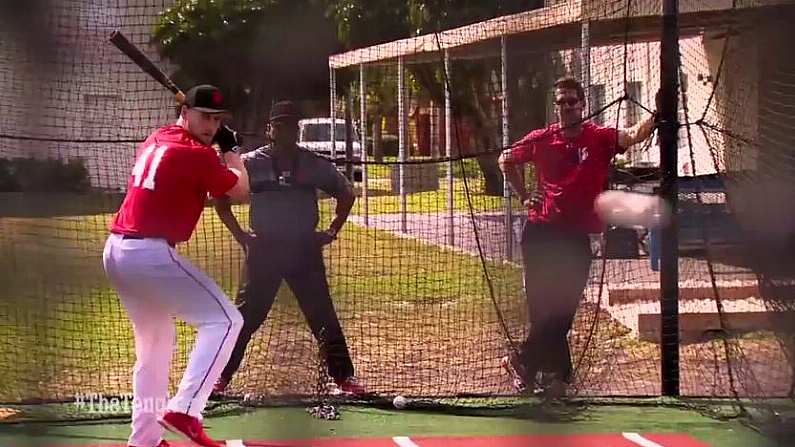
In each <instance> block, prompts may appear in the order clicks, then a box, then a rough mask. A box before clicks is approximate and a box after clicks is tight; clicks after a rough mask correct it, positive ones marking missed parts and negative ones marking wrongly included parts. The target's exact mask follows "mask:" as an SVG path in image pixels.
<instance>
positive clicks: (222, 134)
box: [213, 125, 240, 153]
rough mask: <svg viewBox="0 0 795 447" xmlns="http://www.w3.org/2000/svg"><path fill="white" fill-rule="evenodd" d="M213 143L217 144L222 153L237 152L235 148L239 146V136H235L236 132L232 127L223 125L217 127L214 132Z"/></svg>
mask: <svg viewBox="0 0 795 447" xmlns="http://www.w3.org/2000/svg"><path fill="white" fill-rule="evenodd" d="M213 143H217V144H218V147H219V148H221V152H222V153H226V152H237V149H238V148H239V147H240V138H239V137H238V136H237V132H236V131H235V130H234V129H232V128H231V127H229V126H227V125H223V126H221V127H219V128H218V132H216V133H215V137H213Z"/></svg>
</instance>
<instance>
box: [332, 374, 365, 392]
mask: <svg viewBox="0 0 795 447" xmlns="http://www.w3.org/2000/svg"><path fill="white" fill-rule="evenodd" d="M337 386H338V387H339V389H340V391H342V392H343V393H345V394H353V395H356V396H360V395H362V394H367V390H365V389H364V386H363V385H362V384H361V383H359V381H358V380H357V379H356V377H354V376H350V377H348V378H347V379H345V380H343V381H341V382H338V383H337Z"/></svg>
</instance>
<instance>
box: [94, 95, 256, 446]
mask: <svg viewBox="0 0 795 447" xmlns="http://www.w3.org/2000/svg"><path fill="white" fill-rule="evenodd" d="M225 112H226V110H225V105H224V98H223V95H222V94H221V92H220V90H218V89H217V88H215V87H213V86H210V85H199V86H196V87H194V88H192V89H190V90H188V92H187V93H186V95H185V103H184V104H183V105H182V107H181V109H180V117H179V120H178V121H177V123H176V124H174V125H170V126H165V127H162V128H160V129H158V130H157V131H156V132H155V133H153V134H152V135H151V136H149V138H147V139H146V141H144V143H143V144H141V146H140V147H139V148H138V151H137V154H136V160H135V166H134V167H133V169H132V175H131V176H130V180H129V183H128V189H127V195H126V197H125V198H124V202H123V203H122V205H121V209H119V212H118V213H117V214H116V216H115V218H114V219H113V222H112V223H111V225H110V231H111V235H110V237H109V238H108V240H107V243H106V244H105V250H104V253H103V262H104V267H105V272H106V273H107V276H108V279H109V280H110V282H111V284H112V285H113V287H114V288H115V289H116V290H117V291H118V293H119V298H120V299H121V302H122V304H123V305H124V308H125V309H126V310H127V314H128V315H129V317H130V320H131V321H132V325H133V331H134V334H135V355H136V362H135V368H134V370H133V413H132V433H131V435H130V438H129V445H130V446H132V447H156V446H159V447H164V446H167V445H168V443H167V442H166V441H165V440H163V438H162V435H163V427H165V428H167V429H169V430H172V431H174V432H176V433H179V434H181V435H183V436H185V437H187V438H189V439H190V440H191V441H193V442H195V443H197V444H199V445H201V446H205V447H216V446H221V444H219V443H216V442H215V441H213V440H212V439H210V438H209V437H208V436H207V435H206V434H205V432H204V429H203V427H202V423H201V413H202V411H203V410H204V406H205V404H206V402H207V398H208V397H209V395H210V392H211V391H212V386H213V384H214V383H215V381H216V379H217V378H218V376H219V374H220V373H221V370H222V369H223V368H224V365H226V362H227V360H228V359H229V355H230V354H231V352H232V348H233V347H234V345H235V341H236V339H237V335H238V333H239V332H240V328H241V327H242V326H243V318H242V317H241V315H240V312H238V311H237V309H236V308H235V306H234V305H232V303H231V302H230V301H229V299H227V297H226V296H225V295H224V293H223V292H222V291H221V289H220V288H219V287H218V286H217V285H216V284H215V283H214V282H213V281H212V279H210V278H209V277H208V276H207V275H206V274H204V272H202V271H201V270H199V269H197V268H196V267H194V266H193V265H192V264H191V263H190V262H189V261H188V260H187V259H185V258H183V257H181V256H180V255H179V254H177V252H176V250H175V249H174V245H175V244H177V243H179V242H183V241H187V240H188V239H190V236H191V234H192V233H193V230H194V229H195V228H196V223H197V222H198V220H199V216H200V215H201V213H202V210H203V209H204V205H205V202H206V200H207V196H208V193H209V195H210V196H212V197H223V196H228V197H230V198H231V199H232V200H236V201H242V200H243V199H245V198H247V196H248V193H249V183H248V175H247V173H246V169H245V167H244V166H243V163H242V161H241V160H240V156H239V155H238V154H237V153H236V149H237V147H238V141H237V136H236V133H235V132H234V131H232V130H231V129H229V128H228V127H225V126H224V127H221V120H222V119H223V117H224V114H225ZM213 143H216V144H218V146H219V147H220V149H221V152H222V155H221V157H222V158H223V162H224V164H225V165H224V164H222V162H221V160H220V159H219V156H218V154H217V153H216V151H215V149H213V147H212V146H211V144H213ZM175 317H179V318H180V319H182V320H184V321H185V322H187V323H188V324H190V325H192V326H193V327H195V328H196V330H197V337H196V344H195V346H194V348H193V351H192V352H191V355H190V359H189V361H188V365H187V369H186V370H185V374H184V375H183V377H182V381H181V382H180V384H179V388H178V389H177V393H176V394H175V395H174V396H173V397H172V398H171V399H170V400H168V380H169V365H170V363H171V356H172V354H173V350H174V344H175V342H176V334H175V326H174V318H175Z"/></svg>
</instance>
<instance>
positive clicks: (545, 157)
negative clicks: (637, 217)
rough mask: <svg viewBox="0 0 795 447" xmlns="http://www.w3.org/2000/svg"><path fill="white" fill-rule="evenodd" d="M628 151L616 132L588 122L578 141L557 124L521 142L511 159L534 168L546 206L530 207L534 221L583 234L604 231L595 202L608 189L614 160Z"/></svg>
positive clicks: (535, 131)
mask: <svg viewBox="0 0 795 447" xmlns="http://www.w3.org/2000/svg"><path fill="white" fill-rule="evenodd" d="M624 151H625V149H624V148H621V147H620V146H619V145H618V131H617V130H616V129H615V128H612V127H602V126H597V125H596V124H593V123H591V122H589V121H586V122H585V123H583V125H582V133H580V135H579V136H578V137H577V138H575V139H567V138H565V137H564V136H563V134H562V133H561V132H560V126H559V125H558V124H552V125H550V126H549V127H547V128H545V129H537V130H534V131H532V132H530V133H529V134H527V135H526V136H525V137H523V138H522V139H521V140H519V141H517V142H516V143H515V144H514V145H513V146H512V147H511V149H510V153H511V156H512V158H513V159H514V160H515V161H517V162H533V163H534V164H535V166H536V178H537V181H538V185H537V186H538V188H539V190H540V191H542V193H543V200H542V201H541V203H540V204H539V205H538V206H536V207H533V208H531V209H530V211H529V220H530V221H531V222H539V223H550V224H555V225H560V226H562V227H565V228H568V229H571V230H574V231H578V232H585V233H598V232H601V231H603V229H604V224H603V223H602V222H601V220H600V219H599V217H598V216H597V215H596V212H595V211H594V200H595V199H596V196H598V195H599V193H601V192H602V191H604V189H605V187H606V186H607V179H608V175H609V167H610V160H611V159H612V158H613V156H614V155H616V154H617V153H623V152H624Z"/></svg>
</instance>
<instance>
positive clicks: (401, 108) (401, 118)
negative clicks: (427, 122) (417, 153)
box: [398, 56, 408, 233]
mask: <svg viewBox="0 0 795 447" xmlns="http://www.w3.org/2000/svg"><path fill="white" fill-rule="evenodd" d="M405 76H406V73H405V67H404V66H403V57H402V56H399V57H398V161H399V162H400V164H398V170H399V172H398V175H399V177H398V181H399V184H400V231H401V232H403V233H405V232H406V231H407V230H408V224H407V221H406V211H407V200H406V170H405V167H406V165H405V162H406V160H407V159H408V157H407V156H406V153H407V151H406V146H407V145H408V132H407V130H408V129H407V124H408V123H407V122H406V111H407V109H408V107H406V85H405V83H406V79H405Z"/></svg>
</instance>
